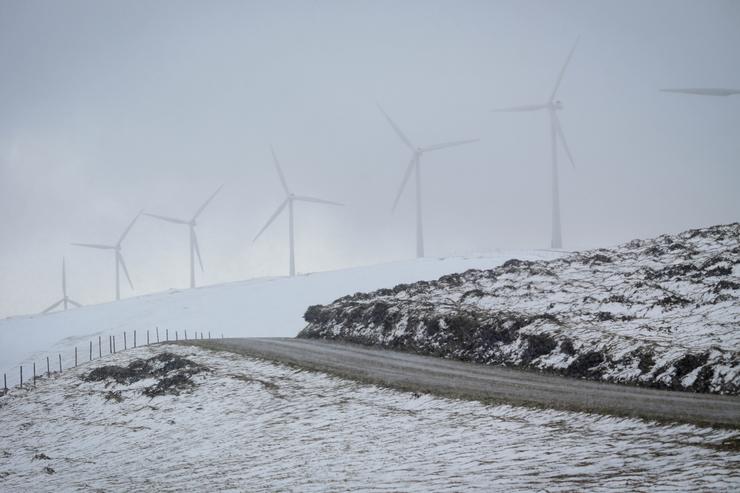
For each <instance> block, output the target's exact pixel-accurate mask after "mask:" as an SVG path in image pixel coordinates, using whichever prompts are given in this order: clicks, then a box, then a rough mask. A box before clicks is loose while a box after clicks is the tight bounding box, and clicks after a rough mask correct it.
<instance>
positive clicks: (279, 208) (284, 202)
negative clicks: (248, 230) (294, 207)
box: [252, 199, 290, 241]
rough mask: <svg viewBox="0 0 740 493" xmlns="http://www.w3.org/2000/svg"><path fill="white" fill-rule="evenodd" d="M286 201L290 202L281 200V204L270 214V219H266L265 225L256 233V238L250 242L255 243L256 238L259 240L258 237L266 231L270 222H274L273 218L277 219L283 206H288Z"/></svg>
mask: <svg viewBox="0 0 740 493" xmlns="http://www.w3.org/2000/svg"><path fill="white" fill-rule="evenodd" d="M288 200H290V199H285V200H283V203H282V204H280V205H279V206H278V208H277V210H276V211H275V212H274V213H273V214H272V216H270V219H268V220H267V223H266V224H265V225H264V226H262V229H260V232H259V233H257V236H255V237H254V240H252V241H257V238H259V237H260V235H261V234H262V233H264V231H265V230H266V229H267V227H268V226H269V225H270V224H272V222H273V221H274V220H275V218H276V217H278V214H280V213H281V212H282V211H283V209H285V206H286V205H288Z"/></svg>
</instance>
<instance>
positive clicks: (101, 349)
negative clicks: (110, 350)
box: [98, 336, 103, 358]
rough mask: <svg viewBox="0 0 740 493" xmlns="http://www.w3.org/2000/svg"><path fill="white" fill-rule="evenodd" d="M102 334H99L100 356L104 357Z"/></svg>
mask: <svg viewBox="0 0 740 493" xmlns="http://www.w3.org/2000/svg"><path fill="white" fill-rule="evenodd" d="M102 339H103V337H102V336H98V357H99V358H102V357H103V343H102Z"/></svg>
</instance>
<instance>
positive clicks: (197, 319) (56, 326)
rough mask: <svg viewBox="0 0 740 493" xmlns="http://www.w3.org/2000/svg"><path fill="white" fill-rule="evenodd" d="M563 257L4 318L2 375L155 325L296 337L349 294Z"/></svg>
mask: <svg viewBox="0 0 740 493" xmlns="http://www.w3.org/2000/svg"><path fill="white" fill-rule="evenodd" d="M560 255H561V254H559V253H556V252H552V251H525V252H523V251H511V252H506V251H502V252H496V253H494V254H491V255H487V256H482V257H470V258H462V257H459V258H445V259H435V258H427V259H419V260H409V261H402V262H394V263H388V264H381V265H374V266H367V267H358V268H353V269H346V270H338V271H331V272H322V273H315V274H307V275H301V276H297V277H294V278H287V277H279V278H265V279H256V280H250V281H242V282H235V283H229V284H222V285H216V286H209V287H203V288H196V289H189V290H182V291H180V290H172V291H168V292H165V293H158V294H152V295H147V296H141V297H137V298H130V299H126V300H122V301H119V302H115V303H107V304H101V305H93V306H86V307H83V308H79V309H74V310H69V311H67V312H58V313H53V314H49V315H34V316H27V317H14V318H9V319H4V320H0V372H7V373H8V384H9V385H11V384H15V383H16V382H17V380H18V373H19V372H18V365H20V364H24V365H30V364H31V363H32V362H34V361H35V362H36V364H37V366H38V367H40V368H43V369H45V366H46V363H45V358H46V356H47V355H51V356H52V357H53V358H56V357H57V354H58V353H62V357H63V360H64V366H65V367H66V366H69V365H70V364H71V363H72V362H73V361H74V347H75V346H78V347H79V348H80V358H81V359H86V358H87V356H88V344H89V342H90V340H91V339H95V340H97V337H98V336H102V338H103V341H104V342H103V346H104V347H103V352H104V353H105V352H106V349H107V345H108V343H107V339H108V335H109V334H113V335H116V337H117V346H118V347H119V348H120V347H123V342H122V339H123V337H122V333H123V332H124V331H126V332H127V333H128V334H127V335H128V338H129V339H128V343H129V344H131V338H132V331H133V330H136V331H137V332H138V334H137V335H138V341H139V344H141V342H143V341H144V340H145V338H146V330H152V331H153V330H154V328H155V327H159V330H160V335H161V336H162V338H164V332H165V329H169V332H170V337H171V338H174V332H175V330H177V331H178V332H179V337H182V334H183V331H184V330H187V331H188V333H189V337H192V334H193V333H194V332H196V331H199V332H200V331H205V332H206V334H207V333H208V331H211V333H212V334H213V336H214V337H216V336H217V335H218V336H220V334H221V333H223V334H224V335H225V336H227V337H228V336H231V337H252V336H255V337H256V336H294V335H296V334H297V333H298V331H299V330H300V329H301V328H303V326H304V325H305V322H304V321H303V314H304V313H305V311H306V308H307V307H308V306H310V305H314V304H317V303H328V302H330V301H332V300H333V299H336V298H338V297H340V296H343V295H346V294H349V293H354V292H357V291H367V290H372V289H378V288H381V287H386V286H394V285H396V284H398V283H408V282H414V281H418V280H431V279H436V278H438V277H439V276H441V275H444V274H449V273H452V272H462V271H465V270H467V269H471V268H479V269H486V268H492V267H495V266H497V265H500V264H502V263H503V262H505V261H506V260H508V259H510V258H514V257H516V258H527V259H533V260H534V259H548V258H554V257H558V256H560ZM152 337H153V335H152ZM95 351H97V343H96V344H95ZM53 361H55V360H54V359H52V362H53ZM29 370H30V369H28V368H27V369H26V372H27V373H26V374H27V375H28V374H29ZM1 384H2V382H0V385H1Z"/></svg>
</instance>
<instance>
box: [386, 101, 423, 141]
mask: <svg viewBox="0 0 740 493" xmlns="http://www.w3.org/2000/svg"><path fill="white" fill-rule="evenodd" d="M378 109H379V110H380V112H381V113H383V116H384V117H385V119H386V120H388V123H390V125H391V127H393V130H395V131H396V133H397V134H398V136H399V137H400V138H401V140H402V141H403V143H404V144H406V145H407V146H408V147H409V149H411V150H412V151H415V150H416V148H415V147H414V144H412V143H411V141H410V140H409V138H408V137H406V135H404V133H403V132H402V131H401V129H400V128H399V127H398V125H396V123H395V122H394V121H393V120H391V117H390V116H388V113H386V112H385V110H383V107H382V106H380V104H378Z"/></svg>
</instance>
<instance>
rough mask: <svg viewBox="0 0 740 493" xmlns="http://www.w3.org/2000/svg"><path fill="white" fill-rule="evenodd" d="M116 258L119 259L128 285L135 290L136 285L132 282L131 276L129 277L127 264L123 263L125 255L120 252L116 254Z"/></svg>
mask: <svg viewBox="0 0 740 493" xmlns="http://www.w3.org/2000/svg"><path fill="white" fill-rule="evenodd" d="M116 257H117V258H118V262H119V263H120V264H121V267H123V273H124V274H126V279H128V285H129V286H131V289H134V283H132V282H131V276H129V275H128V269H127V268H126V262H124V261H123V255H121V253H120V252H116Z"/></svg>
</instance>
